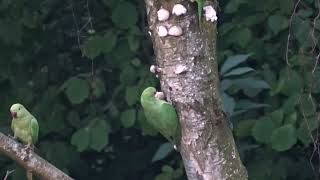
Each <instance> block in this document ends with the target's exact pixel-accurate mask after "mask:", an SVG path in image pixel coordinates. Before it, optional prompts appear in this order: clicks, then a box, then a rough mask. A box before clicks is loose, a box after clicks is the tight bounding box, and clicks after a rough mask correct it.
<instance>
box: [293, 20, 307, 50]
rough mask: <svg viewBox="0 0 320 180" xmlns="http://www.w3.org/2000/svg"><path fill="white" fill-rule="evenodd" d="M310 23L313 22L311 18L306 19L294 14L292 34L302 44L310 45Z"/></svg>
mask: <svg viewBox="0 0 320 180" xmlns="http://www.w3.org/2000/svg"><path fill="white" fill-rule="evenodd" d="M310 25H311V23H310V21H309V20H304V19H301V18H300V17H298V16H293V20H292V26H291V29H290V30H292V34H293V35H294V37H295V38H296V39H297V40H298V42H299V43H300V44H302V45H308V43H309V42H308V40H310V38H309V34H310V33H309V32H310V31H311V27H310Z"/></svg>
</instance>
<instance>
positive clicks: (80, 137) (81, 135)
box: [71, 128, 90, 152]
mask: <svg viewBox="0 0 320 180" xmlns="http://www.w3.org/2000/svg"><path fill="white" fill-rule="evenodd" d="M89 141H90V131H89V129H88V128H81V129H79V130H78V131H76V132H75V133H74V134H73V135H72V137H71V144H72V145H74V146H76V147H77V149H78V151H80V152H82V151H84V150H86V149H87V148H88V146H89Z"/></svg>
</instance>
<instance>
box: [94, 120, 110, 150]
mask: <svg viewBox="0 0 320 180" xmlns="http://www.w3.org/2000/svg"><path fill="white" fill-rule="evenodd" d="M93 121H95V120H93ZM110 130H111V127H110V125H109V124H107V123H106V121H105V120H103V119H101V120H97V121H96V122H95V123H94V124H93V125H92V126H90V135H91V136H90V147H91V148H92V149H94V150H96V151H99V152H100V151H101V150H103V148H104V147H105V146H106V145H107V144H108V143H109V132H110Z"/></svg>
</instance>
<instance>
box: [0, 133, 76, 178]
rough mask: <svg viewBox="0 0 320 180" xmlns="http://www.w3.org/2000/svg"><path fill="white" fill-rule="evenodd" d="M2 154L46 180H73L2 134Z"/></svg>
mask: <svg viewBox="0 0 320 180" xmlns="http://www.w3.org/2000/svg"><path fill="white" fill-rule="evenodd" d="M0 153H1V154H4V155H6V156H8V157H10V158H11V159H13V160H14V161H16V162H17V163H18V164H20V165H21V166H22V167H24V168H25V169H26V170H28V171H31V172H32V173H33V174H34V175H36V176H39V177H41V178H42V179H45V180H57V179H59V180H72V178H71V177H69V176H68V175H67V174H65V173H63V172H62V171H60V170H59V169H57V168H56V167H55V166H53V165H52V164H50V163H49V162H47V161H46V160H44V159H43V158H41V157H40V156H38V155H37V154H36V153H34V152H33V151H26V150H25V149H24V146H23V145H22V144H20V143H18V142H16V141H14V140H13V139H11V138H9V137H7V136H6V135H4V134H2V133H0Z"/></svg>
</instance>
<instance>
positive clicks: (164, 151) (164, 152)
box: [152, 143, 174, 162]
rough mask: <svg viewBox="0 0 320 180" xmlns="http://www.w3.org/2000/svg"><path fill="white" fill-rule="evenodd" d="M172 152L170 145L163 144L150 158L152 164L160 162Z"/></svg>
mask: <svg viewBox="0 0 320 180" xmlns="http://www.w3.org/2000/svg"><path fill="white" fill-rule="evenodd" d="M173 150H174V148H173V146H172V144H171V143H163V144H161V145H160V147H159V148H158V150H157V151H156V153H155V154H154V155H153V157H152V162H156V161H160V160H162V159H164V158H165V157H167V156H168V155H169V154H170V153H171V152H172V151H173Z"/></svg>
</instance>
